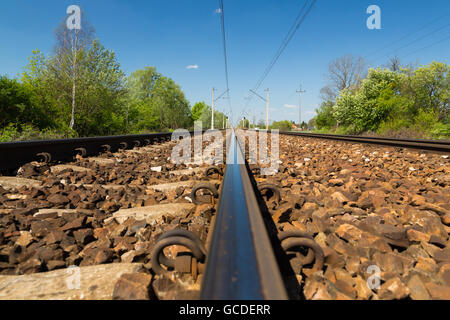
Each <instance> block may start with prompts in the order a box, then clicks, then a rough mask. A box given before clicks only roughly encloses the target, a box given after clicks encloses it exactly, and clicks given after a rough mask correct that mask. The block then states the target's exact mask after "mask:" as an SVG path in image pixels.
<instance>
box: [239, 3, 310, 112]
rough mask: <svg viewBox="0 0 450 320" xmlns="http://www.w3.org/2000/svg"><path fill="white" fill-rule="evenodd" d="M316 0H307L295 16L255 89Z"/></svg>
mask: <svg viewBox="0 0 450 320" xmlns="http://www.w3.org/2000/svg"><path fill="white" fill-rule="evenodd" d="M316 2H317V0H312V1H311V2H310V1H309V0H306V1H305V3H304V4H303V6H302V7H301V9H300V11H299V13H298V15H297V17H296V18H295V20H294V22H293V23H292V25H291V27H290V28H289V31H288V33H287V34H286V36H285V37H284V39H283V41H282V43H281V45H280V47H279V48H278V50H277V52H276V53H275V55H274V57H273V58H272V60H271V61H270V63H269V65H268V66H267V67H266V69H265V70H264V72H263V74H262V75H261V77H260V78H259V79H258V82H257V83H256V84H255V86H254V87H253V91H257V90H258V89H259V87H260V86H261V85H262V83H263V82H264V80H265V79H266V78H267V76H268V75H269V73H270V71H271V70H272V68H273V67H274V66H275V64H276V63H277V61H278V59H279V58H280V56H281V55H282V54H283V52H284V50H285V49H286V47H287V46H288V44H289V42H290V41H291V40H292V38H293V37H294V35H295V33H296V32H297V30H298V29H299V28H300V26H301V25H302V24H303V22H304V21H305V19H306V17H307V16H308V14H309V13H310V11H311V10H312V8H313V6H314V5H315V4H316ZM308 3H309V4H310V5H309V7H308ZM305 10H306V11H305ZM251 100H252V96H250V97H249V99H247V102H246V104H245V106H244V109H243V111H242V113H245V111H246V109H247V108H248V105H249V103H250V101H251Z"/></svg>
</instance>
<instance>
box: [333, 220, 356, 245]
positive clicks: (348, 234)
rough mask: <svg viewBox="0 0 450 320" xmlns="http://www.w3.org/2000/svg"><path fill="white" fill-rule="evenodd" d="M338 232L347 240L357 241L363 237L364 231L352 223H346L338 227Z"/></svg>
mask: <svg viewBox="0 0 450 320" xmlns="http://www.w3.org/2000/svg"><path fill="white" fill-rule="evenodd" d="M336 234H337V235H339V237H341V238H343V239H345V240H347V241H350V240H353V241H356V240H359V239H361V238H362V235H363V232H362V231H361V230H360V229H358V228H357V227H355V226H353V225H351V224H347V223H344V224H341V225H340V226H339V227H338V228H337V229H336Z"/></svg>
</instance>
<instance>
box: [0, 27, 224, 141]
mask: <svg viewBox="0 0 450 320" xmlns="http://www.w3.org/2000/svg"><path fill="white" fill-rule="evenodd" d="M83 26H84V28H83V29H82V31H69V30H68V29H67V28H65V27H64V23H62V24H61V25H60V26H59V27H58V28H57V29H56V30H55V39H56V42H55V47H54V50H53V51H52V53H51V54H49V55H47V56H46V55H44V54H43V53H42V52H41V51H39V50H34V51H33V52H32V53H31V56H30V58H29V61H28V64H27V65H26V67H25V68H24V70H23V72H22V73H21V74H20V75H18V76H17V77H16V78H14V79H11V78H8V77H6V76H1V75H0V113H1V115H2V117H0V142H6V141H16V140H38V139H57V138H71V137H87V136H103V135H117V134H135V133H149V132H162V131H172V130H174V129H177V128H187V129H190V128H193V125H194V121H195V120H201V121H202V122H203V125H204V127H209V126H210V125H211V115H210V110H211V109H210V108H211V107H209V106H207V105H206V104H205V103H199V104H196V105H195V106H194V109H191V106H190V103H189V101H188V100H187V99H186V98H185V95H184V93H183V91H182V89H181V87H180V86H179V85H178V84H177V83H176V82H175V81H174V80H173V79H170V78H169V77H166V76H164V75H162V74H161V73H159V72H158V71H157V70H156V68H154V67H145V68H143V69H141V70H136V71H135V72H133V73H131V74H130V75H129V76H126V75H125V73H124V72H123V71H122V70H121V67H120V63H119V61H118V59H117V56H116V55H115V53H114V51H112V50H109V49H107V48H105V47H104V46H103V45H102V44H101V43H100V41H99V40H98V39H97V38H96V37H95V32H94V29H93V27H92V26H90V25H89V23H88V22H87V21H84V22H83ZM208 110H209V115H208ZM222 120H223V114H222V113H220V112H216V113H215V122H216V126H217V127H219V124H220V128H221V127H222ZM208 121H209V122H208Z"/></svg>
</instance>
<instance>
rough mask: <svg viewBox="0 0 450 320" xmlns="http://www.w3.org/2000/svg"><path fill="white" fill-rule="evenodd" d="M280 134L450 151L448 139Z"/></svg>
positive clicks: (283, 132) (303, 133) (282, 132)
mask: <svg viewBox="0 0 450 320" xmlns="http://www.w3.org/2000/svg"><path fill="white" fill-rule="evenodd" d="M280 134H284V135H292V136H302V137H307V138H319V139H330V140H338V141H348V142H356V143H369V144H377V145H385V146H392V147H399V148H411V149H421V150H428V151H436V152H445V153H450V141H449V140H421V139H417V140H414V139H394V138H384V137H362V136H347V135H335V134H322V133H306V132H287V131H280Z"/></svg>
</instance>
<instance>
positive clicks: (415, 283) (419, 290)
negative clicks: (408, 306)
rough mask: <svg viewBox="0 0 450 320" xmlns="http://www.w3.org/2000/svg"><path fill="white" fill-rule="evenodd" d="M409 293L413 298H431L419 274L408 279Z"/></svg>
mask: <svg viewBox="0 0 450 320" xmlns="http://www.w3.org/2000/svg"><path fill="white" fill-rule="evenodd" d="M408 289H409V295H410V296H411V299H413V300H430V299H431V298H430V295H429V294H428V291H427V289H426V288H425V285H424V284H423V282H422V280H421V279H420V277H419V276H418V275H413V276H412V277H411V279H409V281H408Z"/></svg>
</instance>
